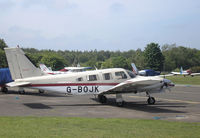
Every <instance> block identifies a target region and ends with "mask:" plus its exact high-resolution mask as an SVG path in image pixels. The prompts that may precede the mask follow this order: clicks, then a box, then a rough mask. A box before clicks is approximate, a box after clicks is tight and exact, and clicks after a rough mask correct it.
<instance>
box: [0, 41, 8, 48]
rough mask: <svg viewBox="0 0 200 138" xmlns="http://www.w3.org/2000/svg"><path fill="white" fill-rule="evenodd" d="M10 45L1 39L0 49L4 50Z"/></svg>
mask: <svg viewBox="0 0 200 138" xmlns="http://www.w3.org/2000/svg"><path fill="white" fill-rule="evenodd" d="M6 47H8V46H7V44H6V43H5V41H4V40H3V39H0V49H2V50H4V48H6Z"/></svg>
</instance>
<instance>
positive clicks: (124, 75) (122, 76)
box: [115, 71, 127, 79]
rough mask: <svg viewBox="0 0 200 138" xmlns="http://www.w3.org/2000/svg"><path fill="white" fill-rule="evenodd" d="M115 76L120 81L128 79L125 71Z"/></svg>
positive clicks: (116, 73)
mask: <svg viewBox="0 0 200 138" xmlns="http://www.w3.org/2000/svg"><path fill="white" fill-rule="evenodd" d="M115 76H116V77H117V78H119V79H127V76H126V74H125V73H124V72H123V71H119V72H115Z"/></svg>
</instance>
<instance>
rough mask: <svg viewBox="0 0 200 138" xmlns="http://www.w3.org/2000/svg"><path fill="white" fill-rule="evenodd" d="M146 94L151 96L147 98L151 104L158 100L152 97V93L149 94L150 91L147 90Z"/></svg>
mask: <svg viewBox="0 0 200 138" xmlns="http://www.w3.org/2000/svg"><path fill="white" fill-rule="evenodd" d="M146 94H147V96H148V97H149V98H148V99H147V103H148V104H150V105H152V104H155V102H156V100H155V98H154V97H151V96H150V94H149V93H148V92H146Z"/></svg>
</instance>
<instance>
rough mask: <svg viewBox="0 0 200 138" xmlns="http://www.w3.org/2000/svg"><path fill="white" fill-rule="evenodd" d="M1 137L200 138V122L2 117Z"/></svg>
mask: <svg viewBox="0 0 200 138" xmlns="http://www.w3.org/2000/svg"><path fill="white" fill-rule="evenodd" d="M0 137H2V138H9V137H15V138H18V137H19V138H25V137H29V138H32V137H33V138H36V137H37V138H44V137H52V138H57V137H70V138H71V137H78V138H79V137H83V138H84V137H89V138H91V137H92V138H93V137H95V138H96V137H105V138H106V137H109V138H112V137H114V138H121V137H125V138H128V137H162V138H165V137H200V123H186V122H170V121H161V120H141V119H103V118H92V119H90V118H66V117H0Z"/></svg>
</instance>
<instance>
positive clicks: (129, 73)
mask: <svg viewBox="0 0 200 138" xmlns="http://www.w3.org/2000/svg"><path fill="white" fill-rule="evenodd" d="M126 71H127V73H128V75H129V76H130V77H131V78H135V74H134V73H133V72H131V71H129V70H126Z"/></svg>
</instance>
